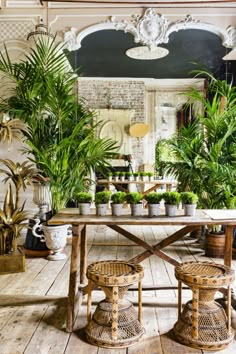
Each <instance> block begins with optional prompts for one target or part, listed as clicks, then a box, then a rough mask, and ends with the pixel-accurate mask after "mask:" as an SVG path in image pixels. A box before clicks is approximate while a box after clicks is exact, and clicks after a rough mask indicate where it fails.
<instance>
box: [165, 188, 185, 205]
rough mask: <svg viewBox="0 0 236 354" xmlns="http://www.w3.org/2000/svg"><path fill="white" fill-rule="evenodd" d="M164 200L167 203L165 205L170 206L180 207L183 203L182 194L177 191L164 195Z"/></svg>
mask: <svg viewBox="0 0 236 354" xmlns="http://www.w3.org/2000/svg"><path fill="white" fill-rule="evenodd" d="M163 199H164V201H165V204H170V205H179V203H180V201H181V197H180V193H179V192H175V191H170V192H165V193H163Z"/></svg>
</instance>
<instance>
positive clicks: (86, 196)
mask: <svg viewBox="0 0 236 354" xmlns="http://www.w3.org/2000/svg"><path fill="white" fill-rule="evenodd" d="M74 198H75V200H76V201H77V202H78V206H79V211H80V214H81V215H89V214H90V207H91V202H92V200H93V196H92V194H91V193H89V192H78V193H75V197H74Z"/></svg>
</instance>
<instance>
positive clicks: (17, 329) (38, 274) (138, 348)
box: [0, 225, 236, 354]
mask: <svg viewBox="0 0 236 354" xmlns="http://www.w3.org/2000/svg"><path fill="white" fill-rule="evenodd" d="M127 230H129V231H130V232H131V233H134V234H135V235H137V236H138V237H140V239H142V240H143V241H145V242H147V243H149V244H150V245H154V244H156V243H158V242H160V241H161V240H163V239H165V238H166V237H167V236H168V235H170V234H172V233H173V232H175V231H177V230H178V227H177V226H173V227H172V226H142V227H139V226H138V225H135V226H131V225H130V226H129V227H128V228H127ZM87 234H88V263H91V262H94V261H98V260H104V259H116V258H117V259H123V260H128V259H130V258H132V257H134V256H135V255H137V254H139V253H141V252H143V251H144V249H142V247H140V246H137V245H134V247H132V242H131V241H130V240H128V239H126V238H125V237H124V236H122V235H120V234H118V233H117V232H116V231H114V230H112V229H110V228H106V227H104V226H93V225H89V226H88V230H87ZM164 251H165V252H166V253H167V254H168V256H170V257H173V258H176V259H177V260H178V261H187V260H194V259H195V260H201V261H205V260H209V258H208V257H206V256H205V254H204V249H203V244H202V242H198V241H197V240H195V239H192V238H190V237H188V236H185V237H184V238H183V239H180V240H179V241H176V242H175V243H174V244H172V245H169V246H167V247H166V248H165V250H164ZM70 252H71V245H68V246H67V247H66V254H67V255H68V258H67V259H66V260H63V261H57V262H52V261H48V260H47V259H44V258H27V259H26V263H27V266H26V272H25V273H17V274H9V275H2V276H0V354H48V353H50V354H172V353H174V354H195V353H196V354H197V353H199V354H200V353H203V352H202V351H200V350H197V349H193V348H189V347H187V346H183V345H182V344H180V343H177V342H176V341H175V339H174V337H173V333H172V331H171V329H172V328H173V325H174V323H175V321H176V319H177V291H176V290H172V289H171V290H167V289H164V290H150V291H143V325H144V327H145V330H146V333H145V335H144V336H143V337H142V338H141V340H140V341H139V342H138V343H137V344H135V345H133V346H131V347H129V348H123V349H105V348H98V347H96V346H93V345H91V344H89V343H87V341H86V338H85V333H84V327H85V326H86V300H87V297H86V296H85V297H84V299H83V304H82V306H81V308H80V310H79V313H77V315H76V321H75V326H74V331H73V332H72V333H66V331H65V320H66V316H65V315H66V301H65V299H66V296H67V294H68V280H69V268H70V258H69V255H70ZM235 258H236V257H235V256H234V257H233V261H232V267H233V268H234V269H235V270H236V259H235ZM211 260H212V261H214V262H219V263H223V259H218V258H217V259H216V258H214V259H213V258H212V259H211ZM141 264H142V265H143V266H144V279H143V283H144V284H145V285H153V284H155V285H163V284H164V285H167V286H168V285H177V281H176V279H175V276H174V267H173V265H171V264H169V263H167V262H165V261H164V260H162V259H160V258H159V257H157V256H156V255H152V256H151V257H149V258H147V259H145V260H144V261H143V262H142V263H141ZM78 282H79V276H78ZM134 285H137V284H134ZM234 288H236V283H234ZM126 296H127V297H128V298H129V299H130V300H131V301H132V302H133V304H134V306H135V307H136V308H137V296H138V293H137V291H129V292H128V293H127V295H126ZM103 297H104V293H103V291H93V293H92V301H93V304H92V312H93V311H94V309H95V306H96V304H97V303H98V301H100V300H101V299H103ZM190 297H191V291H190V290H183V304H184V303H185V302H186V301H188V300H189V299H190ZM235 352H236V342H235V341H234V342H233V343H232V345H231V346H229V347H228V348H227V349H225V350H222V351H221V353H222V354H224V353H225V354H226V353H227V354H233V353H235ZM206 353H207V352H206V351H205V352H204V354H206ZM212 353H213V354H214V353H216V352H212Z"/></svg>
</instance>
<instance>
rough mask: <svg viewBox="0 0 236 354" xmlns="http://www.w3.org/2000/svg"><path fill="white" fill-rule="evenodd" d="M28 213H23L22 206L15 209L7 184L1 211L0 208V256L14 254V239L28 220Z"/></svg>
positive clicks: (10, 188) (11, 193)
mask: <svg viewBox="0 0 236 354" xmlns="http://www.w3.org/2000/svg"><path fill="white" fill-rule="evenodd" d="M28 217H29V216H28V213H27V212H26V211H24V205H23V206H22V207H21V208H16V206H15V203H14V198H13V192H12V186H11V184H10V183H9V184H8V188H7V193H6V196H5V200H4V204H3V209H1V208H0V254H1V255H2V254H7V253H10V252H12V251H13V253H15V252H16V242H15V241H16V239H17V238H18V237H19V236H20V233H21V230H22V229H23V227H25V226H26V225H28V223H23V222H24V221H27V219H28Z"/></svg>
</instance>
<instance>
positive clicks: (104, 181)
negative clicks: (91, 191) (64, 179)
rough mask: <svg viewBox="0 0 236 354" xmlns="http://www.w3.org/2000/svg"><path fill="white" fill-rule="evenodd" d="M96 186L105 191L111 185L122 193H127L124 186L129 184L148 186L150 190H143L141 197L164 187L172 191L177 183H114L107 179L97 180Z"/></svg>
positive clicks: (154, 181) (125, 181)
mask: <svg viewBox="0 0 236 354" xmlns="http://www.w3.org/2000/svg"><path fill="white" fill-rule="evenodd" d="M96 183H97V185H104V186H105V188H106V189H107V190H110V188H111V186H112V185H113V186H114V187H115V188H116V189H117V190H120V191H122V192H126V193H129V189H128V188H126V187H125V185H126V186H127V185H129V184H135V185H137V186H143V187H145V186H146V185H150V188H148V189H146V190H144V191H143V192H142V195H143V196H145V195H146V194H149V193H150V192H152V191H154V190H156V189H159V188H160V187H163V186H165V187H166V191H170V190H172V187H176V186H177V181H170V180H164V179H156V180H153V181H129V180H124V181H115V180H111V181H108V180H107V179H98V180H97V182H96Z"/></svg>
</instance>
